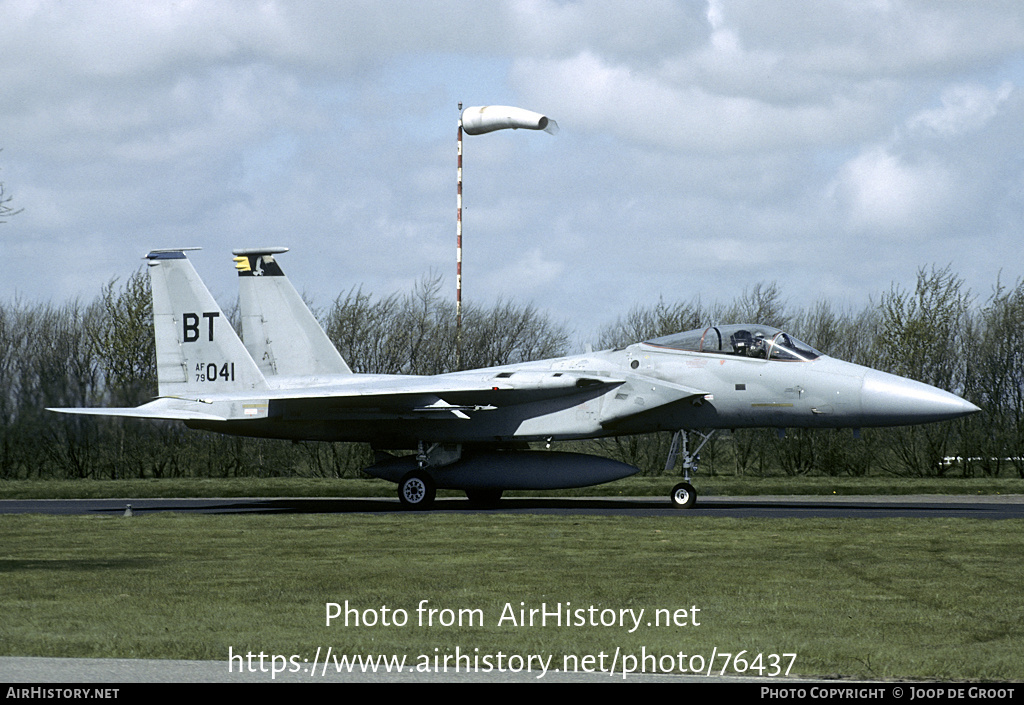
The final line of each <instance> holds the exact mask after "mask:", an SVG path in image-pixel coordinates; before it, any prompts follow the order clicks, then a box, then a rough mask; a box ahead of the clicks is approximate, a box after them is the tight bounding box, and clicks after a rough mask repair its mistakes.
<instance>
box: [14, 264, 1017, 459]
mask: <svg viewBox="0 0 1024 705" xmlns="http://www.w3.org/2000/svg"><path fill="white" fill-rule="evenodd" d="M441 283H442V282H441V279H440V278H439V277H433V276H428V277H425V278H424V279H423V280H421V281H420V282H419V283H418V284H417V285H416V286H415V287H414V289H413V290H412V291H410V292H408V293H405V294H392V295H390V296H385V297H377V296H374V295H373V294H370V293H367V292H364V291H363V290H362V289H360V288H353V289H351V290H350V291H348V292H346V293H343V294H341V295H340V296H338V297H337V298H336V299H335V300H334V301H333V302H331V303H330V304H329V305H327V306H324V307H322V308H318V309H315V313H316V314H317V316H318V318H319V319H320V321H321V323H322V324H323V326H324V330H325V331H327V334H328V336H329V337H330V338H331V340H332V341H334V343H335V345H336V346H337V347H338V350H339V351H340V352H341V354H342V356H343V357H344V358H345V360H346V361H347V362H348V363H349V365H350V366H351V367H352V369H353V370H354V371H356V372H378V373H406V374H437V373H442V372H450V371H453V368H452V365H453V363H454V360H455V344H456V343H455V338H456V334H455V323H454V318H455V316H454V305H453V304H452V303H451V302H450V301H448V300H447V298H446V297H443V296H442V295H441V291H440V290H441ZM233 311H235V312H236V311H237V307H235V308H234V309H231V310H229V311H228V312H227V314H228V315H229V317H233V318H237V313H233ZM730 322H737V323H738V322H748V323H762V324H766V325H771V326H775V327H777V328H781V329H783V330H786V331H787V332H789V333H791V334H792V335H794V336H796V337H797V338H800V339H801V340H803V341H805V342H807V343H809V344H811V345H812V346H814V347H815V348H817V349H819V350H821V351H822V352H824V353H826V354H829V355H832V356H834V357H838V358H841V359H844V360H848V361H850V362H856V363H859V364H862V365H867V366H869V367H873V368H876V369H880V370H883V371H887V372H893V373H895V374H899V375H902V376H906V377H911V378H913V379H917V380H920V381H922V382H926V383H928V384H932V385H935V386H937V387H940V388H942V389H947V390H949V391H952V392H954V393H956V394H959V395H960V396H963V397H964V398H966V399H969V400H970V401H972V402H974V403H975V404H977V405H978V406H980V407H981V408H982V412H981V413H978V414H974V415H972V416H970V417H967V418H965V419H959V420H956V421H950V422H944V423H939V424H931V425H927V426H917V427H907V428H895V429H864V430H863V432H862V433H861V434H860V438H855V437H854V433H852V432H850V431H828V430H803V429H789V430H788V432H787V433H786V434H785V435H784V436H782V437H780V435H779V434H778V433H777V432H776V431H775V430H771V429H766V430H762V429H750V430H737V431H734V432H719V433H716V434H715V436H713V438H712V440H711V441H710V442H709V443H708V444H707V445H706V446H705V447H704V449H703V451H702V454H701V455H702V458H701V470H702V472H705V473H708V472H710V473H712V474H789V475H801V474H827V475H865V474H868V473H887V474H892V475H902V476H941V475H957V476H959V475H965V476H970V475H985V476H1000V475H1002V476H1012V477H1021V478H1024V282H1017V283H1016V284H1015V285H1014V286H1005V285H1003V284H1002V283H998V282H997V283H996V285H995V286H994V287H993V291H992V293H991V295H989V296H988V297H987V298H984V299H979V298H978V297H976V296H975V295H973V294H972V293H971V292H970V291H969V290H968V289H967V287H966V286H965V285H964V282H963V280H962V279H961V278H959V277H958V276H957V275H956V274H955V273H953V272H952V271H951V269H950V268H948V267H947V268H944V269H938V268H934V267H933V268H930V269H922V270H920V271H919V272H918V275H917V280H916V282H915V285H914V287H913V288H903V287H901V286H899V285H893V286H892V287H891V288H890V290H889V291H887V292H884V293H882V294H881V295H880V296H878V297H877V300H872V301H869V303H868V304H867V305H866V306H864V307H863V308H861V309H859V310H848V309H837V308H836V307H834V306H833V305H832V304H830V303H829V302H827V301H821V302H818V303H816V304H814V305H812V306H810V307H809V308H800V307H793V306H791V305H790V304H788V303H787V301H786V299H785V297H784V293H783V291H782V290H781V289H780V288H779V286H778V285H777V284H774V283H767V284H766V283H762V284H758V285H756V286H753V287H752V288H750V289H748V290H746V291H744V292H743V293H742V294H741V295H740V296H737V297H736V298H735V299H734V300H733V301H731V302H718V301H715V302H711V303H705V302H704V301H702V300H701V299H699V298H696V299H693V300H691V301H678V302H666V301H664V300H661V301H658V302H656V303H654V304H650V305H645V306H636V307H634V308H633V309H632V310H630V311H628V312H627V313H625V314H624V315H622V316H620V317H619V318H618V319H617V320H616V321H614V322H613V323H610V324H608V325H606V326H605V327H604V328H602V329H601V330H600V331H599V333H598V335H597V339H596V341H595V346H594V347H595V348H609V347H616V346H621V345H626V344H629V343H633V342H637V341H640V340H647V339H651V338H654V337H658V336H661V335H667V334H669V333H675V332H679V331H683V330H690V329H693V328H700V327H704V326H709V325H717V324H722V323H730ZM461 337H462V340H461V359H462V361H463V363H462V366H463V367H464V368H466V369H471V368H477V367H488V366H492V365H501V364H508V363H515V362H521V361H527V360H534V359H541V358H547V357H555V356H559V355H564V354H568V353H569V352H570V347H571V338H572V333H571V331H569V330H568V329H567V327H566V326H565V325H561V324H558V323H556V322H554V321H552V319H551V318H550V316H548V315H547V314H545V313H543V312H542V311H539V310H538V309H537V308H536V307H535V306H533V305H532V304H526V305H523V304H518V303H516V302H514V301H508V300H506V301H499V302H497V303H495V304H493V305H491V306H487V307H481V306H474V305H468V306H465V307H464V315H463V327H462V334H461ZM155 394H156V364H155V351H154V343H153V332H152V308H151V299H150V293H149V279H148V276H147V275H146V273H145V272H144V271H142V270H140V271H138V272H136V273H135V274H134V275H132V276H131V277H129V278H128V279H127V280H126V281H124V282H118V281H116V280H114V281H111V282H108V283H107V284H106V285H105V286H104V287H103V288H102V289H101V291H100V292H99V294H98V295H97V296H96V297H95V299H94V300H92V301H90V302H88V303H82V302H80V301H70V302H67V303H64V304H60V305H57V304H52V303H30V302H25V301H21V300H14V301H11V302H8V303H6V304H4V305H3V306H0V478H5V479H14V478H138V477H211V476H212V477H230V476H282V475H285V476H286V475H306V476H324V477H343V476H353V475H357V474H358V473H359V472H360V470H361V468H363V467H366V466H367V465H368V464H370V463H372V462H373V453H372V452H371V450H370V449H369V447H368V446H366V445H365V444H356V443H319V442H309V443H292V442H288V441H276V440H264V439H248V438H236V437H228V436H221V435H219V434H214V433H206V432H199V431H191V430H188V429H186V428H185V427H184V425H183V424H181V423H178V422H154V421H147V420H138V419H117V418H104V417H93V416H69V415H63V414H54V413H51V412H47V411H45V408H46V407H54V406H136V405H138V404H141V403H144V402H145V401H147V400H149V399H151V398H152V397H153V396H155ZM669 441H670V436H669V434H649V435H641V436H633V437H622V438H611V439H600V440H594V441H587V442H582V443H575V444H569V445H572V446H574V448H575V449H579V450H583V451H585V452H592V453H598V454H603V455H607V456H610V457H615V458H617V459H620V460H623V461H625V462H628V463H631V464H634V465H636V466H637V467H639V468H641V471H643V472H645V473H652V474H656V473H659V472H662V471H663V470H664V463H665V459H666V457H667V455H668V447H669Z"/></svg>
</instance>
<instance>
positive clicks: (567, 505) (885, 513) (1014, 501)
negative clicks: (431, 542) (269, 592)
mask: <svg viewBox="0 0 1024 705" xmlns="http://www.w3.org/2000/svg"><path fill="white" fill-rule="evenodd" d="M129 506H130V507H131V513H132V514H133V515H135V516H144V515H146V514H152V513H155V512H179V513H190V514H352V513H371V514H392V513H402V514H409V513H411V512H410V510H407V509H404V508H403V507H402V505H401V504H399V502H398V500H396V499H390V498H376V497H367V498H358V497H353V498H336V499H332V498H315V499H307V498H293V497H276V498H254V497H232V498H203V499H184V498H182V499H133V498H130V497H124V498H117V499H8V500H0V514H50V515H62V514H64V515H94V516H102V515H107V516H112V515H115V516H116V515H123V514H125V511H126V509H127V508H128V507H129ZM428 512H431V513H438V512H442V513H470V512H472V513H500V514H546V515H566V516H569V515H580V514H582V515H595V516H673V517H679V518H681V519H685V518H686V517H692V516H708V517H733V518H744V517H759V518H848V519H873V518H892V517H919V518H970V519H993V520H998V519H1021V518H1024V495H977V496H974V495H891V496H874V495H873V496H862V495H859V496H824V497H822V496H776V495H773V496H750V497H702V498H700V499H699V500H698V503H697V506H695V507H693V508H691V509H676V508H674V507H673V506H672V505H671V504H670V503H669V501H668V499H667V498H661V497H629V498H625V497H585V498H566V497H557V498H547V497H522V498H520V497H511V498H507V499H503V500H502V501H501V502H500V503H499V504H498V505H497V506H495V507H492V508H479V507H475V506H474V505H472V504H470V503H469V501H468V500H466V499H464V498H441V499H438V500H437V501H436V502H435V503H434V506H433V508H432V509H430V510H428Z"/></svg>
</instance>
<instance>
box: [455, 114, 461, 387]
mask: <svg viewBox="0 0 1024 705" xmlns="http://www.w3.org/2000/svg"><path fill="white" fill-rule="evenodd" d="M458 154H459V166H458V192H457V194H456V196H455V205H456V210H457V213H456V215H455V369H456V370H460V369H462V103H459V142H458Z"/></svg>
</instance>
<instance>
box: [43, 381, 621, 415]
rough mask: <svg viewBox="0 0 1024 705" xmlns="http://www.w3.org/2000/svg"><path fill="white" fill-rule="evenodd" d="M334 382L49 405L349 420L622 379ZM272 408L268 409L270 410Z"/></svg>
mask: <svg viewBox="0 0 1024 705" xmlns="http://www.w3.org/2000/svg"><path fill="white" fill-rule="evenodd" d="M339 379H341V380H343V381H338V382H337V383H335V384H325V385H322V386H316V387H308V386H303V385H302V384H301V382H299V380H296V382H295V383H294V385H289V384H287V382H286V381H285V382H283V383H282V385H280V386H278V387H275V388H273V389H262V390H259V389H256V390H252V391H249V392H240V393H218V394H210V395H208V396H203V397H198V398H184V397H162V398H159V399H156V400H154V401H152V402H149V403H148V404H143V405H142V406H139V407H133V408H54V409H51V411H57V412H61V413H71V414H91V415H100V416H122V417H134V418H150V419H172V420H181V421H229V420H241V419H251V418H266V417H267V416H268V415H281V416H283V417H285V418H290V419H314V418H315V419H319V420H346V419H348V420H352V419H386V418H396V419H409V418H429V417H440V418H452V419H468V418H470V417H469V415H468V414H470V413H473V412H480V411H490V410H493V409H498V408H503V407H508V406H513V405H517V404H526V403H531V402H537V401H545V400H553V399H563V400H564V401H565V402H566V403H575V400H577V399H582V398H584V397H586V398H591V397H594V396H597V395H599V394H601V393H603V392H604V391H607V390H608V389H609V388H612V387H615V386H618V385H620V384H623V382H624V381H625V380H623V379H620V378H616V377H611V376H604V374H603V373H593V374H591V373H582V372H577V371H571V372H570V371H565V372H560V371H546V370H545V371H539V370H529V369H526V370H523V369H504V370H502V369H498V370H486V371H484V370H481V371H477V372H456V373H451V374H446V375H436V376H409V375H350V376H345V377H343V378H339ZM272 407H273V409H274V413H273V414H271V413H270V412H271V408H272Z"/></svg>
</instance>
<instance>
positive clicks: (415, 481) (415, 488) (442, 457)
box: [398, 441, 462, 509]
mask: <svg viewBox="0 0 1024 705" xmlns="http://www.w3.org/2000/svg"><path fill="white" fill-rule="evenodd" d="M461 457H462V446H461V445H445V444H442V443H432V444H430V445H427V444H426V443H424V442H423V441H420V442H419V447H418V449H417V453H416V469H415V470H410V471H409V472H407V473H406V474H405V476H404V477H403V478H402V479H401V480H400V481H399V482H398V499H399V501H400V502H401V503H402V506H403V507H405V508H406V509H429V508H430V505H432V504H433V503H434V498H435V497H437V485H435V484H434V478H433V477H431V475H430V472H429V468H438V467H443V466H445V465H450V464H452V463H454V462H456V461H458V460H459V459H460V458H461Z"/></svg>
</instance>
